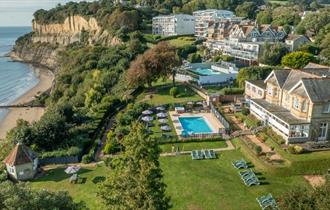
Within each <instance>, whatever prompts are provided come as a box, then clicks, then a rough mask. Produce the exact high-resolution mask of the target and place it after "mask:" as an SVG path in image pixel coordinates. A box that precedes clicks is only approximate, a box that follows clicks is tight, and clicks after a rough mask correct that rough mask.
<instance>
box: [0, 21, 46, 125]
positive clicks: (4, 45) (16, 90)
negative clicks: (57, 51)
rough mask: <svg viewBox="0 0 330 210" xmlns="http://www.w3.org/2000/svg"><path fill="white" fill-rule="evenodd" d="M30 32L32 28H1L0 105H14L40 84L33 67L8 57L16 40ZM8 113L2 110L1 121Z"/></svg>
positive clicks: (0, 113)
mask: <svg viewBox="0 0 330 210" xmlns="http://www.w3.org/2000/svg"><path fill="white" fill-rule="evenodd" d="M30 31H31V27H0V105H8V104H11V103H13V102H14V101H16V100H17V99H18V98H19V97H21V96H22V95H24V94H25V93H26V92H28V91H29V90H30V89H32V88H33V87H35V86H36V85H37V84H38V82H39V79H38V77H37V76H36V74H35V73H34V72H33V67H32V66H31V65H29V64H25V63H21V62H14V61H13V60H11V58H10V57H8V56H7V54H8V53H9V52H10V51H11V50H12V48H13V46H14V44H15V41H16V39H17V38H18V37H20V36H22V35H24V34H26V33H29V32H30ZM7 113H8V110H6V109H0V120H2V119H3V118H4V117H5V116H6V114H7Z"/></svg>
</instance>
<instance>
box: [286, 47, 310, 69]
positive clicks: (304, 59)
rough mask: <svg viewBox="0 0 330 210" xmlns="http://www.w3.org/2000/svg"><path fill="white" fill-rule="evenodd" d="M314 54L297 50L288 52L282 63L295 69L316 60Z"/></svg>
mask: <svg viewBox="0 0 330 210" xmlns="http://www.w3.org/2000/svg"><path fill="white" fill-rule="evenodd" d="M315 61H316V59H315V58H314V56H313V55H312V54H310V53H307V52H302V51H296V52H292V53H289V54H287V55H286V56H284V57H283V58H282V65H283V66H287V67H290V68H294V69H300V68H303V67H305V66H306V65H307V64H308V63H309V62H315Z"/></svg>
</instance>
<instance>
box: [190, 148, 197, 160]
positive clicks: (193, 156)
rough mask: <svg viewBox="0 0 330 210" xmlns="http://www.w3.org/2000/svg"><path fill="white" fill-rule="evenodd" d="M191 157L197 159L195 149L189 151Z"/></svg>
mask: <svg viewBox="0 0 330 210" xmlns="http://www.w3.org/2000/svg"><path fill="white" fill-rule="evenodd" d="M191 158H192V159H193V160H198V156H197V152H196V150H193V151H191Z"/></svg>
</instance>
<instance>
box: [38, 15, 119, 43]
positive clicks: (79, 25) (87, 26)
mask: <svg viewBox="0 0 330 210" xmlns="http://www.w3.org/2000/svg"><path fill="white" fill-rule="evenodd" d="M32 30H33V32H34V36H33V37H32V41H33V43H36V42H41V43H49V44H57V45H62V46H66V45H69V44H71V43H74V42H79V41H80V40H81V39H82V36H84V33H85V34H87V37H88V39H87V41H88V43H89V44H95V43H101V44H103V45H106V46H110V45H114V44H118V43H119V42H120V41H119V40H118V39H116V38H113V37H112V36H111V35H110V34H109V33H108V32H107V31H106V30H103V29H102V28H101V27H100V26H99V25H98V23H97V21H96V19H95V18H89V20H86V19H85V18H83V17H81V16H70V17H68V18H66V19H65V21H64V23H62V24H47V25H41V24H38V23H37V22H36V21H33V22H32Z"/></svg>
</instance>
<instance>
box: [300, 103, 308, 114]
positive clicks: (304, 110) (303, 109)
mask: <svg viewBox="0 0 330 210" xmlns="http://www.w3.org/2000/svg"><path fill="white" fill-rule="evenodd" d="M301 111H302V112H307V102H306V100H304V101H303V102H302V103H301Z"/></svg>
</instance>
